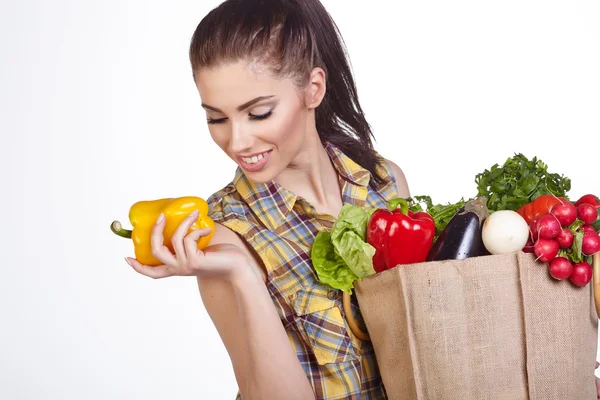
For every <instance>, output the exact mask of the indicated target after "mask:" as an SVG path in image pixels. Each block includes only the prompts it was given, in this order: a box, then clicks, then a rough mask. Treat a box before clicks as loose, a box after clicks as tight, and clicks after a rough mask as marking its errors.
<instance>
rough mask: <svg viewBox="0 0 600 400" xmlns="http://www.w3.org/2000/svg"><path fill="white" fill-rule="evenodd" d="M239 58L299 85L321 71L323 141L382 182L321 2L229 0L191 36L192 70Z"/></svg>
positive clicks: (343, 56)
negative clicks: (324, 82)
mask: <svg viewBox="0 0 600 400" xmlns="http://www.w3.org/2000/svg"><path fill="white" fill-rule="evenodd" d="M241 59H248V60H251V61H259V62H261V63H263V64H265V65H267V66H269V67H270V68H271V70H272V71H273V73H275V74H277V75H278V76H292V77H295V78H297V79H298V82H304V81H305V79H306V78H307V77H308V75H309V73H310V71H311V70H312V69H313V68H315V67H320V68H322V69H323V70H324V71H325V74H326V79H327V90H326V93H325V97H324V98H323V101H322V102H321V104H320V105H319V107H317V109H316V111H315V118H316V125H317V131H318V132H319V137H320V139H321V142H323V143H325V142H330V143H332V144H333V145H335V146H337V147H338V148H339V149H340V150H341V151H343V152H344V153H345V154H346V155H347V156H348V157H350V158H351V159H352V160H354V161H355V162H356V163H357V164H359V165H361V166H362V167H363V168H365V169H367V170H368V171H369V172H370V173H371V176H372V177H373V179H372V180H371V183H377V184H379V183H380V182H381V181H382V177H381V176H379V175H378V173H377V165H378V164H381V163H382V162H383V160H382V159H381V158H380V157H378V156H377V153H376V152H375V150H374V148H373V143H372V140H371V139H372V138H373V139H374V135H373V133H372V130H371V126H370V125H369V124H368V123H367V120H366V118H365V115H364V112H363V110H362V108H361V106H360V103H359V101H358V92H357V90H356V85H355V83H354V77H353V76H352V71H351V68H350V62H349V59H348V56H347V52H346V48H345V44H344V42H343V39H342V36H341V34H340V32H339V30H338V28H337V26H336V24H335V22H334V21H333V19H332V18H331V16H330V15H329V13H328V12H327V10H326V9H325V7H324V6H323V5H322V4H321V2H320V1H319V0H226V1H225V2H223V3H221V5H220V6H218V7H217V8H215V9H213V10H212V11H211V12H210V13H209V14H208V15H207V16H206V17H205V18H204V19H203V20H202V21H201V22H200V24H199V25H198V27H197V28H196V31H195V32H194V35H193V37H192V41H191V45H190V62H191V64H192V70H193V71H196V70H197V69H199V68H202V67H209V66H213V65H216V64H218V63H222V62H228V61H237V60H241Z"/></svg>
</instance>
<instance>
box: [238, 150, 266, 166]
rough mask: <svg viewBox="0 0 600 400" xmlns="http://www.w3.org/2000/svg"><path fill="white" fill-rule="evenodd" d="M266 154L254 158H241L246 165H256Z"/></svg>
mask: <svg viewBox="0 0 600 400" xmlns="http://www.w3.org/2000/svg"><path fill="white" fill-rule="evenodd" d="M265 154H266V153H263V154H259V155H257V156H254V157H242V160H244V162H245V163H248V164H256V163H257V162H259V161H260V160H262V159H263V158H264V157H265V156H264V155H265Z"/></svg>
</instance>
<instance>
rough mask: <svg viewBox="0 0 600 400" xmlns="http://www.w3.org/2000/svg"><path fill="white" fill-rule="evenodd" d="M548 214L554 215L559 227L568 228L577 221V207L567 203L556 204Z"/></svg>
mask: <svg viewBox="0 0 600 400" xmlns="http://www.w3.org/2000/svg"><path fill="white" fill-rule="evenodd" d="M550 214H552V215H554V216H555V217H556V219H558V222H560V225H561V226H569V225H571V224H572V223H573V222H575V220H576V219H577V207H575V205H574V204H573V203H570V202H568V201H566V202H564V203H556V204H555V205H554V207H552V210H551V211H550Z"/></svg>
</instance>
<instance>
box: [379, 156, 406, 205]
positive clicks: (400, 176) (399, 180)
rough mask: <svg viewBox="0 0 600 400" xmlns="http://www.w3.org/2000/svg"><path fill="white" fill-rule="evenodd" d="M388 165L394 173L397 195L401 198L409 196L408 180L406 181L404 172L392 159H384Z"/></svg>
mask: <svg viewBox="0 0 600 400" xmlns="http://www.w3.org/2000/svg"><path fill="white" fill-rule="evenodd" d="M385 161H386V162H387V163H388V165H389V166H390V167H391V168H392V172H393V173H394V177H395V178H396V186H397V187H398V196H400V197H402V198H407V197H410V190H409V189H408V182H407V181H406V176H405V175H404V172H402V170H401V169H400V167H399V166H397V165H396V164H395V163H394V162H393V161H390V160H387V159H386V160H385Z"/></svg>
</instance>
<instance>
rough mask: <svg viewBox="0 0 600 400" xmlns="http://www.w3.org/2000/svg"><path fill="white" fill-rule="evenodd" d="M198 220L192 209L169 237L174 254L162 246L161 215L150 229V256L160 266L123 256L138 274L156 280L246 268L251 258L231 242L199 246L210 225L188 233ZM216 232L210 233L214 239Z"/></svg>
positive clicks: (223, 274) (224, 273) (225, 274)
mask: <svg viewBox="0 0 600 400" xmlns="http://www.w3.org/2000/svg"><path fill="white" fill-rule="evenodd" d="M197 219H198V211H194V212H192V213H191V214H190V215H189V216H188V217H187V218H186V219H184V220H183V222H182V223H181V224H180V225H179V227H178V228H177V230H176V231H175V233H174V234H173V236H172V238H171V243H172V245H173V249H174V251H175V254H173V253H172V252H171V250H169V248H168V247H167V246H165V245H164V235H163V232H164V228H165V218H164V217H163V216H162V215H161V217H159V218H158V220H157V222H156V224H155V225H154V227H153V229H152V236H151V245H152V255H153V256H154V257H156V258H157V259H158V260H160V261H161V262H162V263H163V265H159V266H156V267H154V266H148V265H144V264H141V263H140V262H139V261H137V260H136V259H135V258H132V257H126V258H125V260H126V261H127V263H128V264H129V265H130V266H131V267H132V268H133V269H134V270H135V271H137V272H138V273H140V274H142V275H145V276H148V277H150V278H154V279H159V278H166V277H169V276H212V277H223V278H226V277H231V276H232V275H233V274H234V273H237V272H240V271H249V270H251V268H250V260H249V259H248V256H247V255H246V253H244V251H243V250H242V249H241V248H240V247H238V246H236V245H234V244H231V243H219V242H218V240H217V241H216V242H217V243H215V244H213V245H209V246H207V247H206V248H205V249H204V251H202V250H200V249H198V244H197V241H198V240H199V239H200V237H203V236H207V235H208V234H209V233H210V228H205V229H196V230H193V231H192V232H191V233H189V234H187V232H188V231H189V229H190V228H191V226H192V225H193V224H194V222H195V221H196V220H197ZM215 238H217V235H215V236H213V239H212V242H215Z"/></svg>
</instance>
